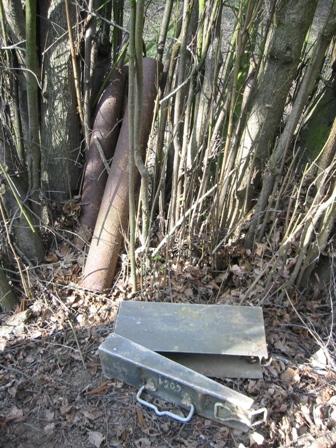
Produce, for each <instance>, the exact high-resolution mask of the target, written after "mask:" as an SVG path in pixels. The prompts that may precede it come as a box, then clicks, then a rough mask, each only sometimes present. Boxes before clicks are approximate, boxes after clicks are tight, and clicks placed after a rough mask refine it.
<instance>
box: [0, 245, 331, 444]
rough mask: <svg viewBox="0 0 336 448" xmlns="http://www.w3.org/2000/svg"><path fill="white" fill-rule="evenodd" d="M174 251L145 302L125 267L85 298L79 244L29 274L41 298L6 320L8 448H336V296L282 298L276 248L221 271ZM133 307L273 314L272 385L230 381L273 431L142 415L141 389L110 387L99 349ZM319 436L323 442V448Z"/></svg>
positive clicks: (238, 251) (240, 258)
mask: <svg viewBox="0 0 336 448" xmlns="http://www.w3.org/2000/svg"><path fill="white" fill-rule="evenodd" d="M196 253H198V252H197V250H196ZM167 254H168V258H167V260H163V259H161V261H160V262H157V263H160V266H159V265H157V266H156V267H153V271H152V272H151V273H149V274H148V275H147V276H146V277H145V281H144V284H143V289H142V291H141V293H139V294H137V295H132V294H131V293H130V290H129V287H128V285H127V284H126V280H125V279H126V278H127V272H124V271H123V270H121V273H120V275H119V278H118V279H117V281H116V283H115V285H114V287H113V289H112V290H111V292H110V293H109V294H107V295H102V294H101V295H97V294H92V293H88V292H85V291H83V290H81V289H80V288H79V287H78V286H77V285H76V284H77V282H78V279H79V275H80V266H81V265H82V262H83V258H82V257H83V256H84V254H83V253H82V252H79V251H78V250H76V249H75V248H74V246H73V245H72V244H71V242H69V243H64V244H61V245H59V246H58V247H57V249H54V250H53V252H51V253H49V254H48V256H47V257H46V263H45V264H44V265H42V266H39V268H38V269H37V270H34V269H30V271H29V281H30V286H31V288H32V291H34V296H33V297H32V298H31V299H28V300H24V301H23V302H22V303H21V308H20V309H18V310H16V312H15V313H12V314H10V315H9V314H0V446H1V447H6V448H30V447H31V448H33V447H34V448H36V447H60V446H61V447H83V448H84V447H101V448H103V447H111V448H112V447H115V448H116V447H134V448H147V447H191V448H192V447H195V448H196V447H209V448H210V447H216V448H220V447H239V448H243V447H257V446H262V447H280V446H286V447H291V446H293V447H309V446H312V447H313V446H315V447H317V446H318V447H328V446H329V447H331V446H334V445H333V444H334V443H335V444H336V435H335V432H334V431H335V427H336V426H335V425H336V393H335V391H336V371H335V366H334V363H333V358H334V359H335V356H334V355H335V344H334V339H333V324H334V309H333V306H334V304H333V298H332V297H331V296H330V294H329V295H328V294H325V295H324V296H325V298H323V296H322V295H321V291H320V290H319V289H318V288H317V289H316V291H315V292H314V291H313V292H312V293H309V294H308V293H306V294H305V295H304V297H303V296H301V295H300V294H299V293H295V294H291V295H290V296H282V297H281V298H280V296H279V294H271V293H270V292H269V291H270V290H269V283H267V280H266V278H265V276H263V272H266V271H265V267H267V266H269V264H270V260H272V254H271V252H270V250H269V248H267V247H266V245H265V246H263V245H259V246H258V248H257V251H256V254H255V255H253V256H252V254H251V253H250V252H248V251H245V250H244V249H242V248H240V247H239V246H236V247H227V248H225V249H223V250H222V251H221V253H220V259H221V266H220V270H218V271H214V270H213V268H210V267H209V264H208V263H207V262H206V259H205V258H204V257H203V260H201V261H200V259H199V257H198V258H197V257H195V258H193V257H192V256H190V257H188V259H185V260H183V259H179V260H178V259H176V258H175V256H174V251H173V249H172V248H170V250H169V251H167ZM282 275H283V278H284V281H285V279H286V273H285V272H283V273H282ZM134 299H136V300H147V301H169V302H188V303H221V304H243V305H260V306H262V307H263V311H264V318H265V328H266V337H267V344H268V351H269V355H270V357H271V358H270V359H271V360H270V362H269V364H268V365H267V366H265V367H264V378H263V379H260V380H227V381H226V382H225V384H227V385H228V386H229V387H232V388H234V389H236V390H239V391H241V392H242V393H245V394H247V395H248V396H250V397H252V398H253V399H254V400H255V402H256V406H265V407H266V408H267V410H268V419H267V423H266V424H264V425H261V426H258V427H256V428H255V430H254V431H250V432H249V433H245V434H244V433H239V432H235V431H233V430H230V429H228V428H227V427H225V426H223V425H220V424H217V423H214V422H212V421H210V420H206V419H204V418H201V417H198V416H196V417H194V418H193V419H192V421H191V422H190V423H188V424H185V425H181V424H179V423H177V422H174V421H171V420H169V419H167V418H163V417H161V418H159V417H156V416H155V415H154V414H153V413H152V412H151V411H147V410H146V409H144V408H142V407H140V406H139V405H138V404H137V403H136V401H135V389H134V388H132V387H129V386H126V385H124V384H123V383H121V382H119V381H114V380H107V379H106V378H104V377H103V375H102V371H101V367H100V363H99V359H98V356H97V348H98V346H99V344H100V343H101V342H102V341H103V340H104V338H105V337H106V336H107V335H108V334H109V333H110V332H111V331H112V330H113V324H114V321H115V317H116V313H117V309H118V304H119V303H120V302H121V301H122V300H134ZM200 337H201V335H200ZM321 437H322V439H319V438H321ZM326 437H327V438H326ZM316 439H318V440H319V443H320V444H319V445H312V443H313V441H314V440H316ZM322 442H323V443H324V444H321V443H322ZM335 446H336V445H335Z"/></svg>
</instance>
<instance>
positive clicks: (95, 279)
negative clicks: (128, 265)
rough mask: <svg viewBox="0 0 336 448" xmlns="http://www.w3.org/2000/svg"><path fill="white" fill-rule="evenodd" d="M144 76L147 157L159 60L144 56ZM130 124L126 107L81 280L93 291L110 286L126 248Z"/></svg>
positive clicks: (84, 285) (144, 128)
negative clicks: (124, 235) (124, 238)
mask: <svg viewBox="0 0 336 448" xmlns="http://www.w3.org/2000/svg"><path fill="white" fill-rule="evenodd" d="M143 75H144V85H143V92H144V101H143V105H142V117H143V127H142V133H141V150H142V156H143V157H144V154H145V150H146V146H147V141H148V137H149V133H150V129H151V124H152V119H153V111H154V101H155V97H156V93H157V84H158V63H157V62H156V61H155V60H153V59H148V58H145V59H144V60H143ZM128 126H129V122H128V111H127V109H126V111H125V114H124V119H123V123H122V127H121V130H120V134H119V138H118V143H117V147H116V150H115V154H114V157H113V162H112V165H111V170H110V174H109V176H108V179H107V183H106V187H105V191H104V196H103V199H102V202H101V206H100V210H99V214H98V218H97V223H96V226H95V230H94V234H93V237H92V242H91V246H90V250H89V254H88V257H87V261H86V265H85V269H84V274H83V280H82V283H81V284H82V286H83V287H84V288H86V289H90V290H92V291H102V290H104V289H106V288H110V287H111V285H112V282H113V278H114V274H115V270H116V266H117V262H118V257H119V255H120V252H121V251H122V248H123V234H126V233H127V227H128V159H129V140H128V139H129V136H128ZM135 177H136V178H135V184H136V185H139V180H140V176H139V172H138V171H137V170H136V173H135Z"/></svg>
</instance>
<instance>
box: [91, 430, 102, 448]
mask: <svg viewBox="0 0 336 448" xmlns="http://www.w3.org/2000/svg"><path fill="white" fill-rule="evenodd" d="M104 439H105V437H104V436H103V434H102V433H101V432H98V431H89V442H90V443H91V444H92V445H94V446H95V447H96V448H99V447H100V445H101V444H102V443H103V441H104Z"/></svg>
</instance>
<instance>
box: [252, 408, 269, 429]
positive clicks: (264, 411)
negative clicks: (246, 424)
mask: <svg viewBox="0 0 336 448" xmlns="http://www.w3.org/2000/svg"><path fill="white" fill-rule="evenodd" d="M256 415H261V418H259V419H257V420H255V421H254V422H252V425H251V426H252V427H253V426H258V425H261V424H262V423H265V422H266V419H267V409H266V408H260V409H257V410H256V411H252V412H251V414H250V417H251V421H252V418H253V417H255V416H256Z"/></svg>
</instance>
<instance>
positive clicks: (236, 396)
mask: <svg viewBox="0 0 336 448" xmlns="http://www.w3.org/2000/svg"><path fill="white" fill-rule="evenodd" d="M99 356H100V359H101V364H102V368H103V373H104V374H105V376H107V377H108V378H116V379H119V380H121V381H124V382H126V383H127V384H129V385H132V386H136V387H138V388H139V391H138V393H137V400H138V402H139V403H141V404H142V405H144V406H147V407H148V408H150V409H152V410H154V412H155V413H156V414H157V415H160V416H162V415H166V416H168V417H171V418H174V419H175V420H178V421H180V422H182V423H186V422H188V421H190V419H191V418H192V416H193V414H194V413H197V414H199V415H201V416H203V417H206V418H209V419H211V420H215V421H217V422H220V423H224V424H226V425H227V426H230V427H232V428H236V429H239V430H242V431H246V430H248V429H249V428H251V427H252V426H256V425H258V424H261V423H263V422H264V421H265V420H266V415H267V411H266V409H265V408H261V409H258V410H254V409H253V408H252V405H253V400H252V399H251V398H249V397H247V396H245V395H243V394H241V393H239V392H236V391H234V390H232V389H230V388H228V387H226V386H224V385H222V384H219V383H217V382H216V381H213V380H212V379H210V378H207V377H206V376H204V375H202V374H200V373H197V372H195V371H194V370H192V369H189V368H188V367H185V366H183V365H181V364H179V363H176V362H174V361H172V360H170V359H168V358H166V357H164V356H162V355H160V354H158V353H155V352H154V351H152V350H150V349H148V348H146V347H144V346H142V345H139V344H137V343H135V342H133V341H131V340H129V339H127V338H125V337H123V336H120V335H117V334H111V335H110V336H109V337H108V338H107V339H106V340H105V341H104V342H103V343H102V344H101V345H100V347H99ZM145 392H147V393H149V394H151V395H153V396H154V397H158V398H161V399H163V400H165V401H168V402H170V403H174V404H175V405H177V406H181V407H182V408H184V409H186V410H187V415H186V416H182V417H181V416H180V415H178V414H176V413H173V412H171V411H160V410H159V409H158V407H157V406H156V405H155V404H153V403H150V402H149V401H148V400H146V399H145V398H144V397H143V394H144V393H145Z"/></svg>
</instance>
